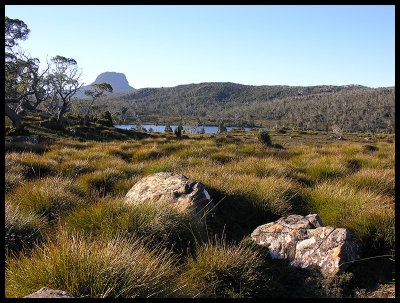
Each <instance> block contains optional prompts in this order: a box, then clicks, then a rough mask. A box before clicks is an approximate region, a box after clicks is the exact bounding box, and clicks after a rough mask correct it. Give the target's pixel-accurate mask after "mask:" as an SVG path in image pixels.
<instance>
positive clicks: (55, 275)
mask: <svg viewBox="0 0 400 303" xmlns="http://www.w3.org/2000/svg"><path fill="white" fill-rule="evenodd" d="M175 262H176V260H175V258H174V257H173V255H172V254H171V253H170V252H169V251H168V250H165V249H163V250H160V249H158V250H156V249H150V248H149V247H147V246H146V245H145V244H143V241H141V240H140V239H139V240H132V239H127V238H124V237H121V236H116V237H112V238H108V237H104V238H102V239H99V238H96V239H93V238H92V237H88V236H87V235H85V236H83V235H78V234H75V235H68V234H67V233H65V232H60V233H58V235H57V238H56V239H55V240H48V241H47V242H46V243H45V244H43V245H42V246H38V247H37V248H36V249H35V251H34V252H33V254H32V256H31V257H24V256H22V257H21V258H19V259H13V258H10V259H9V260H8V264H6V272H5V280H6V289H5V294H6V297H16V298H20V297H23V296H25V295H28V294H30V293H32V292H35V291H36V290H38V289H40V288H41V287H43V286H47V287H50V288H53V289H62V290H65V291H67V292H68V293H70V294H72V295H73V296H74V297H90V298H120V297H123V298H132V297H133V298H134V297H145V298H147V297H167V296H171V295H172V294H173V292H174V285H175V284H174V283H173V279H174V277H175V275H176V272H177V268H176V267H175Z"/></svg>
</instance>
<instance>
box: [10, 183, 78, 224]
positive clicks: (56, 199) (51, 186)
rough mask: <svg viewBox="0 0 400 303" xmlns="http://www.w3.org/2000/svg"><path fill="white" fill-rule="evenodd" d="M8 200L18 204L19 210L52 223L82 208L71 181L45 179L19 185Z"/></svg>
mask: <svg viewBox="0 0 400 303" xmlns="http://www.w3.org/2000/svg"><path fill="white" fill-rule="evenodd" d="M9 198H10V199H12V200H15V201H18V202H19V205H20V207H21V208H23V209H25V210H30V211H32V212H33V213H35V214H37V215H40V216H44V217H45V218H47V219H48V220H49V221H53V220H55V219H57V218H59V217H61V216H63V215H65V214H66V213H67V212H68V211H70V210H71V209H73V208H75V207H77V206H82V204H83V201H82V199H81V198H80V197H79V196H77V195H76V194H75V193H74V182H73V180H72V179H64V178H61V177H46V178H42V179H36V180H32V181H30V182H27V184H26V185H25V186H24V185H20V186H19V187H17V188H16V189H15V190H14V191H13V192H12V193H11V194H9Z"/></svg>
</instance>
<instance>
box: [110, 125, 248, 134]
mask: <svg viewBox="0 0 400 303" xmlns="http://www.w3.org/2000/svg"><path fill="white" fill-rule="evenodd" d="M114 126H115V127H116V128H122V129H131V128H135V127H136V125H114ZM142 127H144V128H145V129H146V131H148V130H149V129H150V128H152V129H153V131H155V132H160V133H163V132H164V129H165V125H153V124H146V125H145V124H143V125H142ZM177 127H178V126H177V125H171V128H172V130H173V131H174V130H175V128H177ZM202 127H204V131H205V133H206V134H216V133H217V131H218V126H198V127H188V126H183V130H184V131H185V133H187V134H196V133H200V129H201V128H202ZM233 128H238V127H233V126H227V127H226V129H227V131H230V130H232V129H233ZM244 129H245V130H250V128H249V127H245V128H244Z"/></svg>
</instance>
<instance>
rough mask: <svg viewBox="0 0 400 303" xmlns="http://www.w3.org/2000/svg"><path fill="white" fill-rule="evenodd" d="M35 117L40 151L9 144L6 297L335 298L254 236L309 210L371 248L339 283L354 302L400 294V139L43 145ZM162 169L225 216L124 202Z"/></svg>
mask: <svg viewBox="0 0 400 303" xmlns="http://www.w3.org/2000/svg"><path fill="white" fill-rule="evenodd" d="M27 121H28V122H27V124H26V126H25V129H26V130H29V131H30V135H32V136H36V137H37V135H38V134H41V135H42V137H37V138H39V139H40V140H39V143H38V144H37V145H35V144H32V143H20V142H11V141H7V143H6V152H5V189H6V191H5V211H6V216H5V239H6V247H5V251H6V270H5V281H6V284H5V291H6V296H7V297H23V296H25V295H28V294H29V293H32V292H34V291H36V290H38V289H39V288H41V287H43V286H48V287H51V288H54V289H62V290H65V291H67V292H69V293H71V294H72V295H73V296H76V297H301V296H303V297H310V296H314V297H320V296H326V294H324V292H323V291H322V286H321V285H322V284H321V283H322V281H321V280H320V278H318V277H316V276H314V275H313V273H310V272H308V271H305V270H302V269H296V268H291V267H290V266H288V264H287V262H286V261H285V260H272V259H271V258H270V257H269V255H268V254H267V253H266V252H265V249H261V248H259V247H256V246H255V245H254V244H252V241H251V239H249V235H250V233H251V232H252V231H253V230H254V229H255V228H256V227H257V226H259V225H261V224H264V223H267V222H270V221H273V220H276V219H278V218H279V217H281V216H286V215H290V214H301V215H306V214H309V213H318V214H319V215H320V217H321V219H322V221H323V222H324V224H325V225H331V226H334V227H346V228H348V229H349V230H350V232H351V234H352V237H353V239H354V240H355V241H356V242H357V243H358V244H359V245H360V258H361V259H360V260H359V261H358V262H355V263H354V264H353V265H351V266H350V268H349V273H350V274H348V276H346V277H343V279H342V280H343V281H344V282H343V281H342V280H341V281H342V282H343V283H344V284H346V285H347V289H348V292H347V293H346V294H345V296H348V297H360V296H367V297H368V296H379V294H380V293H383V292H380V290H382V289H388V288H389V289H392V288H393V287H394V286H393V283H392V279H393V278H394V248H395V211H394V208H395V206H394V203H395V195H394V188H395V178H394V176H395V172H394V164H395V144H394V135H390V134H376V135H374V137H373V141H372V142H371V141H370V140H369V141H365V140H364V137H365V135H364V136H360V135H357V134H343V137H344V138H345V140H337V139H334V138H330V135H331V134H330V133H324V132H297V131H293V130H286V131H285V132H284V133H282V132H278V131H269V132H268V134H267V135H268V137H266V135H265V134H264V135H263V138H264V139H262V140H261V141H262V142H260V141H259V138H260V137H257V135H258V133H257V132H256V131H248V132H240V131H232V132H230V133H229V136H227V135H226V133H225V134H224V133H222V134H218V135H211V134H203V135H200V134H192V135H185V136H182V137H180V138H178V137H176V136H175V135H174V134H173V133H170V134H155V133H148V134H146V135H144V134H142V135H140V133H139V135H137V134H138V133H136V132H130V133H129V132H127V133H125V134H124V136H125V137H124V138H123V140H121V138H120V137H119V135H118V134H116V137H115V138H114V139H113V138H112V135H110V136H111V137H107V138H105V137H104V138H103V139H104V140H99V138H98V135H94V136H93V138H88V139H85V140H82V138H81V137H80V136H79V135H78V136H75V137H73V136H72V135H71V133H69V134H68V135H67V133H65V136H60V137H59V138H57V134H56V132H61V131H60V130H57V131H54V132H53V131H52V130H47V136H46V137H45V133H46V131H44V130H43V129H37V130H35V128H34V127H33V126H34V123H36V122H34V120H29V118H28V120H27ZM29 121H32V124H29ZM87 127H89V128H90V127H93V128H95V127H96V126H95V124H93V123H91V122H89V123H88V126H87ZM107 130H108V131H109V132H110V133H111V134H113V132H114V130H113V129H112V128H108V129H107ZM93 133H95V131H93ZM8 138H9V137H6V139H8ZM265 138H268V139H265ZM160 171H172V172H175V173H181V174H184V175H185V176H187V177H188V178H190V179H194V180H196V181H199V182H202V183H203V184H205V186H206V188H207V191H208V192H209V194H210V196H211V197H212V199H213V201H214V202H215V204H216V205H217V206H216V216H217V217H218V218H219V219H218V220H212V219H210V220H208V221H207V222H206V223H207V224H206V226H202V225H200V224H198V223H196V221H195V220H193V218H192V215H191V214H190V213H186V212H182V211H179V210H177V209H175V208H173V207H172V206H171V205H159V204H151V203H150V204H148V205H137V206H132V207H127V206H126V205H124V204H123V203H122V199H123V197H124V196H125V194H126V193H127V192H128V191H129V189H130V188H131V187H132V186H133V185H134V184H135V183H136V182H137V181H138V180H140V179H141V178H142V177H144V176H146V175H149V174H152V173H156V172H160ZM342 282H341V283H342ZM335 283H338V282H337V281H336V282H335ZM343 283H342V284H343ZM382 296H383V295H382Z"/></svg>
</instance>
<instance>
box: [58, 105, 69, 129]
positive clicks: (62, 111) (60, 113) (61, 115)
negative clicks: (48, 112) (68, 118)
mask: <svg viewBox="0 0 400 303" xmlns="http://www.w3.org/2000/svg"><path fill="white" fill-rule="evenodd" d="M67 105H68V103H67V102H66V101H65V100H63V105H62V106H61V108H60V109H59V111H58V115H57V125H58V126H59V127H61V126H62V124H63V121H64V114H65V113H66V111H67Z"/></svg>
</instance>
